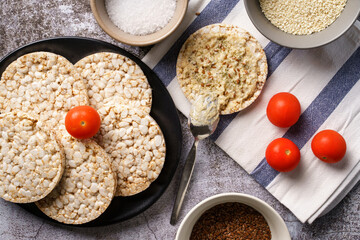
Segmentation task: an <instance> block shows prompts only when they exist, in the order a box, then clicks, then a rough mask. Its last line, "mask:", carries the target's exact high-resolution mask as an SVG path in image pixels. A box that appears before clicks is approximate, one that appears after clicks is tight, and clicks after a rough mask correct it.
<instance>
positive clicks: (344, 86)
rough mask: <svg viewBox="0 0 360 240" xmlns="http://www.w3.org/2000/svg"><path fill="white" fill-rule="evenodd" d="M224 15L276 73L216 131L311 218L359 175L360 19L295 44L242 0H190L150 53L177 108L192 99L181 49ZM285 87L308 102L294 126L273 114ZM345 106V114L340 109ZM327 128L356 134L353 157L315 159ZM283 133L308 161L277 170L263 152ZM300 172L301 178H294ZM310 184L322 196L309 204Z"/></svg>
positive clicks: (251, 169)
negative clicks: (270, 29) (308, 45)
mask: <svg viewBox="0 0 360 240" xmlns="http://www.w3.org/2000/svg"><path fill="white" fill-rule="evenodd" d="M196 12H200V15H199V16H196V15H195V13H196ZM358 20H359V19H358ZM219 22H224V23H228V24H235V25H238V26H240V27H242V28H244V29H246V30H248V31H249V32H250V33H251V34H252V35H253V36H255V37H256V38H257V39H258V40H259V42H260V43H261V44H262V46H263V47H264V50H265V53H266V56H267V60H268V65H269V69H268V70H269V73H268V79H267V83H266V84H265V87H264V89H263V92H262V94H261V95H260V97H259V98H258V99H257V100H256V101H255V103H253V104H252V105H251V106H250V107H248V108H247V109H245V110H243V111H241V112H240V113H235V114H231V115H226V116H222V117H221V120H220V123H219V126H218V129H217V130H216V132H215V133H214V134H213V135H212V136H211V138H212V140H214V141H215V143H216V144H217V145H218V146H220V147H221V148H222V149H223V150H224V151H225V152H227V153H228V154H229V155H230V156H231V157H232V158H233V159H234V160H235V161H236V162H238V163H239V164H240V165H241V166H242V167H243V168H244V169H245V170H246V171H247V172H248V173H249V174H251V176H252V177H254V178H255V179H256V180H257V181H258V182H259V183H260V184H261V185H262V186H264V187H265V188H267V189H268V190H269V192H270V193H272V194H273V195H274V196H275V197H276V198H277V199H279V201H281V202H282V203H283V204H284V205H285V206H287V207H288V208H289V209H290V210H291V211H292V212H293V213H294V214H295V215H296V216H297V217H298V218H299V219H300V220H301V221H303V222H305V221H308V222H311V221H313V220H314V219H316V217H317V216H318V215H319V214H321V212H322V211H324V210H325V209H328V208H329V206H331V204H332V203H334V202H335V201H336V200H338V199H339V198H340V197H342V196H343V195H344V193H345V194H346V192H344V191H340V190H341V189H347V188H346V187H348V186H350V182H351V183H352V184H353V182H354V181H350V180H351V179H349V178H350V177H349V176H355V177H357V176H358V175H359V174H356V173H357V172H359V171H360V166H359V165H360V164H358V163H359V157H358V156H360V150H357V149H360V140H357V138H356V135H354V133H357V130H356V129H352V128H354V127H355V126H360V117H359V112H360V109H358V107H357V106H360V96H357V94H355V93H356V92H360V84H359V83H358V80H359V79H360V50H359V45H360V24H359V21H357V22H356V23H355V25H354V26H353V27H352V28H351V29H350V31H348V32H347V33H346V34H345V35H344V36H343V37H341V38H340V39H338V40H336V41H335V42H333V43H331V44H329V45H327V46H324V47H320V48H317V49H312V50H292V49H289V48H286V47H282V46H279V45H277V44H275V43H272V42H270V41H269V40H268V39H266V38H265V37H264V36H262V35H261V34H260V33H259V32H258V31H257V30H256V28H255V27H254V26H253V25H252V23H251V21H250V19H249V18H248V16H247V14H246V11H245V7H244V3H243V1H241V0H211V1H210V0H204V1H190V2H189V9H188V12H187V16H186V17H185V20H184V22H183V23H182V24H181V26H180V27H179V29H178V30H177V31H176V32H175V33H174V34H172V36H170V37H169V38H168V39H166V40H165V41H163V42H162V43H160V44H157V45H155V46H154V47H153V48H152V49H151V50H150V51H149V53H148V54H147V55H146V56H145V57H144V58H143V61H144V62H145V63H147V64H148V65H149V66H150V67H151V68H153V70H154V72H155V73H156V74H157V75H158V76H159V78H160V79H161V80H162V81H163V83H164V84H165V86H166V87H167V89H168V90H169V92H170V94H171V96H172V97H173V99H174V102H175V104H176V106H177V108H178V109H179V110H180V111H181V112H182V113H183V114H185V115H188V113H189V109H190V104H189V102H188V101H187V100H186V98H185V97H184V95H183V94H182V92H181V89H180V87H179V85H178V83H177V80H176V59H177V56H178V53H179V51H180V48H181V46H182V44H183V43H184V42H185V41H186V39H187V38H188V37H189V36H190V35H191V34H192V33H194V32H195V31H196V30H198V29H200V28H201V27H203V26H206V25H209V24H213V23H219ZM280 91H287V92H292V93H293V94H295V95H296V96H297V97H298V98H299V100H300V102H301V104H302V115H301V117H300V119H299V121H298V122H297V123H296V124H295V125H294V126H292V127H291V128H289V129H279V128H276V127H274V126H273V125H271V124H270V123H269V121H268V120H267V119H266V113H265V109H266V104H267V102H268V100H269V99H270V97H271V96H272V95H273V94H275V93H277V92H280ZM344 102H350V104H344ZM342 112H343V113H344V114H340V113H342ZM330 120H331V121H330ZM324 128H332V129H335V130H338V131H339V132H341V133H342V134H343V135H344V136H345V137H348V138H349V139H351V140H352V141H351V142H350V141H348V143H349V144H348V145H349V146H348V149H349V151H350V153H348V154H347V159H346V160H347V164H345V165H344V166H343V165H340V166H335V167H334V166H324V165H322V164H321V163H319V161H314V159H313V156H312V155H311V154H310V153H311V150H309V142H310V140H311V138H312V136H313V135H314V134H315V133H316V132H317V131H319V130H321V129H324ZM359 134H360V132H359ZM277 137H286V138H289V139H291V140H292V141H294V142H295V143H296V144H297V145H298V147H299V148H300V149H301V154H302V156H303V157H302V162H304V163H303V164H300V165H301V166H300V167H298V169H296V170H295V171H293V172H291V173H279V172H277V171H275V170H273V169H272V168H271V167H269V165H268V164H267V163H266V160H265V158H264V152H265V148H266V146H267V144H268V143H269V142H270V141H271V140H273V139H275V138H277ZM359 137H360V136H359ZM359 139H360V138H359ZM349 151H348V152H349ZM357 153H358V154H357ZM356 154H357V155H356ZM304 156H305V157H304ZM309 166H311V168H314V169H318V170H319V171H322V172H321V174H322V178H323V179H324V180H326V181H328V182H329V183H331V184H332V188H331V187H328V188H327V191H320V190H319V188H320V186H321V187H324V185H323V184H322V183H321V182H320V181H319V179H318V177H317V176H316V175H315V174H319V173H315V172H311V171H310V170H309ZM337 167H338V168H339V169H336V168H337ZM334 168H335V169H336V171H335V172H336V174H337V177H335V178H334V177H333V176H330V175H327V172H331V171H334ZM305 178H306V179H313V181H314V182H313V183H312V184H309V183H307V181H306V179H305ZM357 178H359V177H357ZM284 179H287V180H284ZM289 179H290V180H289ZM294 179H295V180H296V182H295V181H294V182H293V180H294ZM352 179H353V178H352ZM289 182H290V183H291V184H293V185H299V186H298V189H295V190H294V189H292V190H291V191H290V190H289V185H288V184H289ZM305 183H307V184H305ZM355 183H356V181H355ZM302 184H303V185H302ZM304 186H306V188H307V191H310V192H313V198H314V199H317V200H314V201H313V202H314V203H313V204H312V205H310V206H307V209H308V210H305V211H304V208H303V207H304V206H305V205H306V204H308V203H306V201H307V197H308V196H306V198H305V197H304V196H303V197H302V195H301V194H300V193H301V192H303V191H304V189H303V188H304ZM339 189H340V190H339ZM239 191H241V190H239ZM289 192H291V194H288V193H289ZM334 194H337V195H338V196H334ZM291 196H294V197H291ZM295 202H296V203H295ZM307 202H308V201H307Z"/></svg>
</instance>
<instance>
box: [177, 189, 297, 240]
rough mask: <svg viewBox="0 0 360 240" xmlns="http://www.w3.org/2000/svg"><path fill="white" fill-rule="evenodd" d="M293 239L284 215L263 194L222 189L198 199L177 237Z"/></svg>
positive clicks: (191, 238)
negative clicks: (255, 195)
mask: <svg viewBox="0 0 360 240" xmlns="http://www.w3.org/2000/svg"><path fill="white" fill-rule="evenodd" d="M225 237H226V239H262V240H270V239H281V240H291V237H290V234H289V231H288V229H287V227H286V224H285V222H284V220H283V219H282V218H281V216H280V215H279V214H278V213H277V212H276V211H275V210H274V209H273V208H272V207H271V206H270V205H268V204H267V203H265V202H264V201H262V200H260V199H259V198H256V197H253V196H251V195H248V194H242V193H221V194H217V195H214V196H211V197H209V198H206V199H205V200H203V201H201V202H200V203H198V204H197V205H196V206H195V207H193V209H191V210H190V212H189V213H188V214H187V215H186V216H185V218H184V220H183V221H182V222H181V224H180V226H179V229H178V231H177V233H176V237H175V240H188V239H190V240H193V239H210V238H211V239H219V238H221V239H222V238H225Z"/></svg>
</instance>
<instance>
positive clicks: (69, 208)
mask: <svg viewBox="0 0 360 240" xmlns="http://www.w3.org/2000/svg"><path fill="white" fill-rule="evenodd" d="M89 66H96V67H95V68H93V69H95V71H93V72H92V71H90V72H89ZM104 66H106V67H104ZM79 73H81V74H79ZM89 74H91V75H89ZM81 75H82V76H84V79H82V77H81ZM85 76H86V77H85ZM84 80H85V81H84ZM99 80H100V81H99ZM94 86H97V88H96V87H94ZM89 100H90V101H89ZM0 101H1V102H0V111H1V115H0V131H1V134H2V138H1V141H2V142H7V145H6V144H5V145H3V144H2V145H1V151H0V154H1V155H0V161H1V162H2V168H1V169H0V182H1V186H2V187H1V188H0V196H1V197H2V198H4V199H5V200H8V201H12V202H21V203H29V202H35V203H36V205H37V206H38V207H39V209H40V210H41V211H43V212H44V213H45V214H46V215H48V216H49V217H51V218H53V219H55V220H57V221H59V222H63V223H67V224H82V223H86V222H89V221H92V220H94V219H96V218H97V217H99V216H100V215H101V214H102V213H103V212H104V211H105V210H106V209H107V207H108V206H109V205H110V203H111V200H112V199H113V197H114V196H115V193H116V195H117V196H129V195H133V194H136V193H138V192H141V191H143V190H145V189H146V188H147V187H148V186H149V185H150V183H151V182H152V181H154V180H155V179H156V177H157V176H158V174H159V173H160V171H161V169H162V166H163V164H164V160H165V142H164V138H163V135H162V133H161V130H160V128H159V127H158V125H157V124H156V122H155V121H154V120H152V118H151V117H150V116H149V115H148V114H149V112H150V108H151V101H152V100H151V89H150V86H149V84H148V82H147V80H146V77H145V76H144V74H143V73H142V71H141V69H140V68H139V67H138V66H137V65H136V64H135V63H134V62H132V61H131V60H129V59H127V58H125V57H123V56H121V55H118V54H113V53H99V54H94V55H91V56H89V57H86V58H84V59H82V60H80V61H79V62H78V63H77V64H76V67H74V66H73V65H72V64H71V63H70V62H69V61H68V60H66V59H65V58H64V57H62V56H59V55H56V54H53V53H48V52H35V53H30V54H27V55H24V56H22V57H20V58H18V59H17V60H16V61H14V62H13V63H11V64H10V65H9V66H8V67H7V69H6V70H5V71H4V73H3V75H2V77H1V81H0ZM122 104H124V105H122ZM80 105H90V106H93V107H94V108H96V109H97V110H98V111H99V113H100V116H101V118H102V121H103V122H102V125H101V131H100V133H99V134H98V135H97V136H96V137H95V138H94V139H93V140H91V139H90V140H77V139H75V138H73V137H71V136H70V135H69V134H68V133H67V131H66V129H65V125H64V119H65V115H66V113H67V112H68V111H69V110H70V109H71V108H73V107H75V106H80ZM123 109H128V111H127V112H134V111H135V112H137V113H138V115H136V117H134V118H131V119H132V121H131V123H130V121H129V119H125V120H124V121H127V122H126V123H127V126H128V127H127V128H126V137H124V136H125V135H123V136H122V137H121V135H116V134H115V135H114V132H115V133H116V132H123V131H124V130H123V126H124V123H122V124H117V125H116V126H115V125H113V124H110V125H106V124H105V123H110V122H113V121H116V122H117V123H118V120H117V119H119V118H120V117H119V113H121V112H122V110H123ZM127 116H131V114H130V115H128V114H127ZM134 116H135V115H134ZM139 116H140V117H139ZM139 118H140V119H139ZM9 119H10V120H14V121H10V120H9ZM15 119H16V120H15ZM142 119H146V120H142ZM149 119H151V120H152V121H151V120H149ZM141 121H143V123H144V122H145V123H147V122H151V123H152V124H153V125H155V126H156V127H155V128H156V130H157V131H153V130H152V131H151V132H156V134H155V135H154V134H150V133H147V134H144V131H143V132H142V134H141V136H140V135H139V134H138V132H139V131H140V129H144V127H145V126H144V124H141ZM10 122H11V124H10ZM130 126H131V127H130ZM147 127H149V126H147ZM9 129H10V130H11V131H10V130H9ZM129 129H131V130H129ZM134 129H138V131H137V130H134ZM26 131H28V132H30V133H31V134H33V136H36V137H31V136H29V134H26ZM54 132H55V134H54ZM149 132H150V131H149ZM147 135H148V137H143V136H147ZM124 138H125V139H124ZM159 138H160V139H159ZM114 139H115V141H116V142H114V143H113V142H111V141H112V140H114ZM139 139H141V140H139ZM145 139H146V140H145ZM151 139H153V140H152V142H155V141H156V143H157V145H156V146H157V147H153V148H150V147H146V148H145V149H146V150H145V153H144V152H143V150H142V151H138V148H139V145H141V144H140V142H145V143H148V142H151ZM155 139H156V140H155ZM125 141H126V143H124V144H125V145H126V146H130V145H129V141H132V142H133V143H134V144H133V145H132V146H131V147H128V148H129V150H128V151H127V150H124V144H120V143H121V142H125ZM135 142H137V145H135ZM45 143H46V144H45ZM98 143H99V144H100V146H99V145H98ZM44 146H47V147H46V149H42V148H45V147H44ZM104 146H111V147H105V148H102V147H104ZM149 146H152V145H149ZM34 148H36V149H35V150H34ZM10 149H11V151H10ZM23 149H26V150H27V151H26V152H25V153H24V151H23ZM39 149H40V150H39ZM54 149H55V150H54ZM117 150H119V151H117ZM9 152H11V153H10V154H9ZM113 152H117V153H122V155H121V156H118V155H115V154H113ZM138 152H141V153H143V155H136V154H138ZM26 153H28V154H26ZM108 153H110V154H108ZM135 153H136V154H135ZM160 153H161V154H160ZM131 154H135V155H133V156H147V157H146V158H145V157H144V159H146V160H143V159H139V157H136V158H135V157H131V156H130V155H131ZM10 156H11V157H12V158H10ZM149 156H150V157H149ZM55 160H56V161H55ZM144 161H145V162H146V161H148V164H146V163H143V162H144ZM34 162H35V164H34ZM114 162H116V164H115V163H114ZM120 165H121V166H125V167H122V168H120V167H118V166H120ZM127 166H131V167H130V168H129V167H127ZM144 166H147V167H148V169H145V167H144ZM49 169H51V171H50V170H49ZM47 171H49V172H47ZM24 172H26V173H27V176H29V177H27V180H26V181H25V180H24V182H21V181H19V180H18V179H19V177H18V176H22V175H23V174H24ZM154 172H155V173H156V174H155V173H154ZM20 173H21V174H20ZM60 176H62V178H61V180H60ZM3 186H6V187H3Z"/></svg>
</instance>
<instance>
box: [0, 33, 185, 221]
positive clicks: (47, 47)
mask: <svg viewBox="0 0 360 240" xmlns="http://www.w3.org/2000/svg"><path fill="white" fill-rule="evenodd" d="M36 51H48V52H53V53H56V54H59V55H62V56H64V57H65V58H67V59H68V60H69V61H70V62H72V63H73V64H75V63H76V62H77V61H78V60H80V59H81V58H83V57H85V56H87V55H90V54H92V53H96V52H105V51H107V52H115V53H119V54H122V55H124V56H126V57H128V58H130V59H132V60H133V61H135V62H136V63H137V64H138V65H139V66H140V67H141V69H142V70H143V72H144V73H145V75H146V77H147V78H148V81H149V83H150V85H151V87H152V94H153V103H152V108H151V112H150V115H151V116H152V117H153V118H154V119H155V120H156V122H157V123H158V124H159V125H160V128H161V130H162V131H163V134H164V137H165V143H166V159H165V163H164V167H163V169H162V171H161V173H160V175H159V177H158V178H157V179H156V180H155V181H154V182H153V183H152V184H151V185H150V187H149V188H148V189H146V190H145V191H143V192H141V193H139V194H136V195H134V196H130V197H115V198H114V200H113V201H112V203H111V204H110V206H109V208H108V209H107V210H106V211H105V212H104V213H103V214H102V215H101V216H100V217H99V218H97V219H95V220H94V221H92V222H89V223H86V224H82V225H81V226H101V225H108V224H112V223H116V222H120V221H124V220H127V219H129V218H131V217H134V216H136V215H138V214H139V213H141V212H143V211H145V210H146V209H147V208H149V207H150V206H151V205H152V204H153V203H154V202H156V200H157V199H158V198H159V197H160V196H161V195H162V194H163V193H164V191H165V189H166V188H167V186H168V185H169V183H170V181H171V179H172V177H173V175H174V173H175V170H176V167H177V165H178V161H179V157H180V152H181V144H182V135H181V125H180V121H179V117H178V113H177V110H176V108H175V105H174V102H173V101H172V99H171V97H170V95H169V93H168V91H167V90H166V88H165V86H164V85H163V84H162V82H161V81H160V79H159V78H158V77H157V76H156V74H155V73H154V72H153V71H152V70H151V69H150V68H149V67H147V66H146V65H145V64H144V63H143V62H142V61H141V60H140V59H138V58H137V57H135V56H133V55H132V54H130V53H128V52H126V51H125V50H123V49H121V48H119V47H116V46H114V45H112V44H109V43H106V42H103V41H99V40H95V39H88V38H78V37H70V38H68V37H64V38H53V39H47V40H42V41H38V42H35V43H32V44H29V45H26V46H24V47H22V48H19V49H17V50H15V51H14V52H12V53H10V54H9V55H7V56H6V57H4V58H3V59H2V60H1V61H0V75H2V73H3V72H4V70H5V69H6V67H7V66H8V65H9V64H10V63H11V62H13V61H14V60H15V59H17V58H18V57H20V56H22V55H24V54H27V53H30V52H36ZM19 205H20V206H21V207H22V208H24V209H26V210H28V211H29V212H31V213H33V214H35V215H36V216H39V217H41V218H45V219H48V220H51V221H54V220H52V219H50V218H49V217H47V216H46V215H45V214H43V213H42V212H41V211H40V210H39V209H38V208H37V207H36V206H35V204H19Z"/></svg>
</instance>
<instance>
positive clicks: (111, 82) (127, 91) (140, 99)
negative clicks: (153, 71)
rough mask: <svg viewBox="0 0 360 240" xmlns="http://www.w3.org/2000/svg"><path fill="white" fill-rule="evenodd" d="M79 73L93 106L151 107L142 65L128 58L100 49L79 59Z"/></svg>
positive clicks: (146, 109)
mask: <svg viewBox="0 0 360 240" xmlns="http://www.w3.org/2000/svg"><path fill="white" fill-rule="evenodd" d="M75 67H76V68H77V69H78V71H79V72H80V73H81V76H82V77H83V79H84V81H85V84H86V86H87V92H88V96H89V99H90V104H91V106H92V107H94V108H95V109H100V108H101V107H102V106H103V105H108V106H115V105H119V104H123V105H130V106H132V107H137V108H141V109H142V110H144V111H146V112H147V113H149V112H150V110H151V104H152V94H151V87H150V85H149V83H148V80H147V78H146V76H145V75H144V73H143V71H142V70H141V68H140V67H139V66H138V65H137V64H136V63H135V62H134V61H133V60H131V59H129V58H127V57H125V56H123V55H120V54H116V53H110V52H100V53H95V54H92V55H89V56H87V57H85V58H83V59H81V60H79V61H78V62H77V63H76V64H75Z"/></svg>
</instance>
